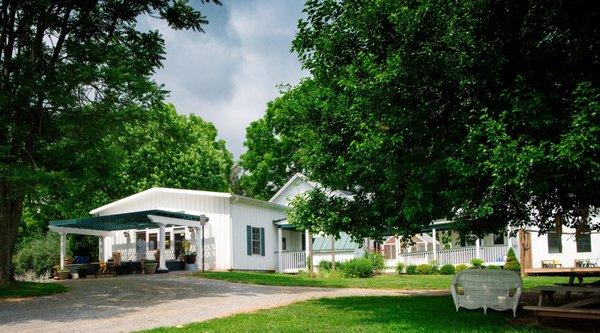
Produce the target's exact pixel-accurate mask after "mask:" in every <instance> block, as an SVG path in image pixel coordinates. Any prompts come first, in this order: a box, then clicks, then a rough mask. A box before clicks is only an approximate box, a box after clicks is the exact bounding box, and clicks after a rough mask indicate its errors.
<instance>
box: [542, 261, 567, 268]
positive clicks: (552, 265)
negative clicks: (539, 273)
mask: <svg viewBox="0 0 600 333" xmlns="http://www.w3.org/2000/svg"><path fill="white" fill-rule="evenodd" d="M562 267H563V266H562V264H561V263H560V261H558V260H542V268H562Z"/></svg>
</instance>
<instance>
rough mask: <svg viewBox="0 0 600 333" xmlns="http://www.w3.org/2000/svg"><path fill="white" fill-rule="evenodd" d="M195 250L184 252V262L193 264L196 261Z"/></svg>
mask: <svg viewBox="0 0 600 333" xmlns="http://www.w3.org/2000/svg"><path fill="white" fill-rule="evenodd" d="M196 257H197V254H196V252H188V253H186V254H185V263H186V264H195V263H196Z"/></svg>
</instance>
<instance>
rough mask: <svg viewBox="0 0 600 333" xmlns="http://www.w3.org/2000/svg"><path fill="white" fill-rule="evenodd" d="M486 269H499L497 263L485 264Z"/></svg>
mask: <svg viewBox="0 0 600 333" xmlns="http://www.w3.org/2000/svg"><path fill="white" fill-rule="evenodd" d="M485 268H486V269H500V266H497V265H487V266H485Z"/></svg>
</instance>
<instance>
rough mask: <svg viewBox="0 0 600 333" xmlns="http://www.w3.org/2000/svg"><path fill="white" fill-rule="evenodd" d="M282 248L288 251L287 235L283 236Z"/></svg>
mask: <svg viewBox="0 0 600 333" xmlns="http://www.w3.org/2000/svg"><path fill="white" fill-rule="evenodd" d="M281 249H282V250H283V251H287V239H285V237H281Z"/></svg>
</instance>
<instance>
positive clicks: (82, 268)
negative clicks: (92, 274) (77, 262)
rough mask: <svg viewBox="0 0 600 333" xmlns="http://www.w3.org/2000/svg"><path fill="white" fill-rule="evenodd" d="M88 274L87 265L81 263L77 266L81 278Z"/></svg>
mask: <svg viewBox="0 0 600 333" xmlns="http://www.w3.org/2000/svg"><path fill="white" fill-rule="evenodd" d="M87 276H88V267H87V265H81V266H79V267H77V277H79V278H80V279H85V278H86V277H87Z"/></svg>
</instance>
